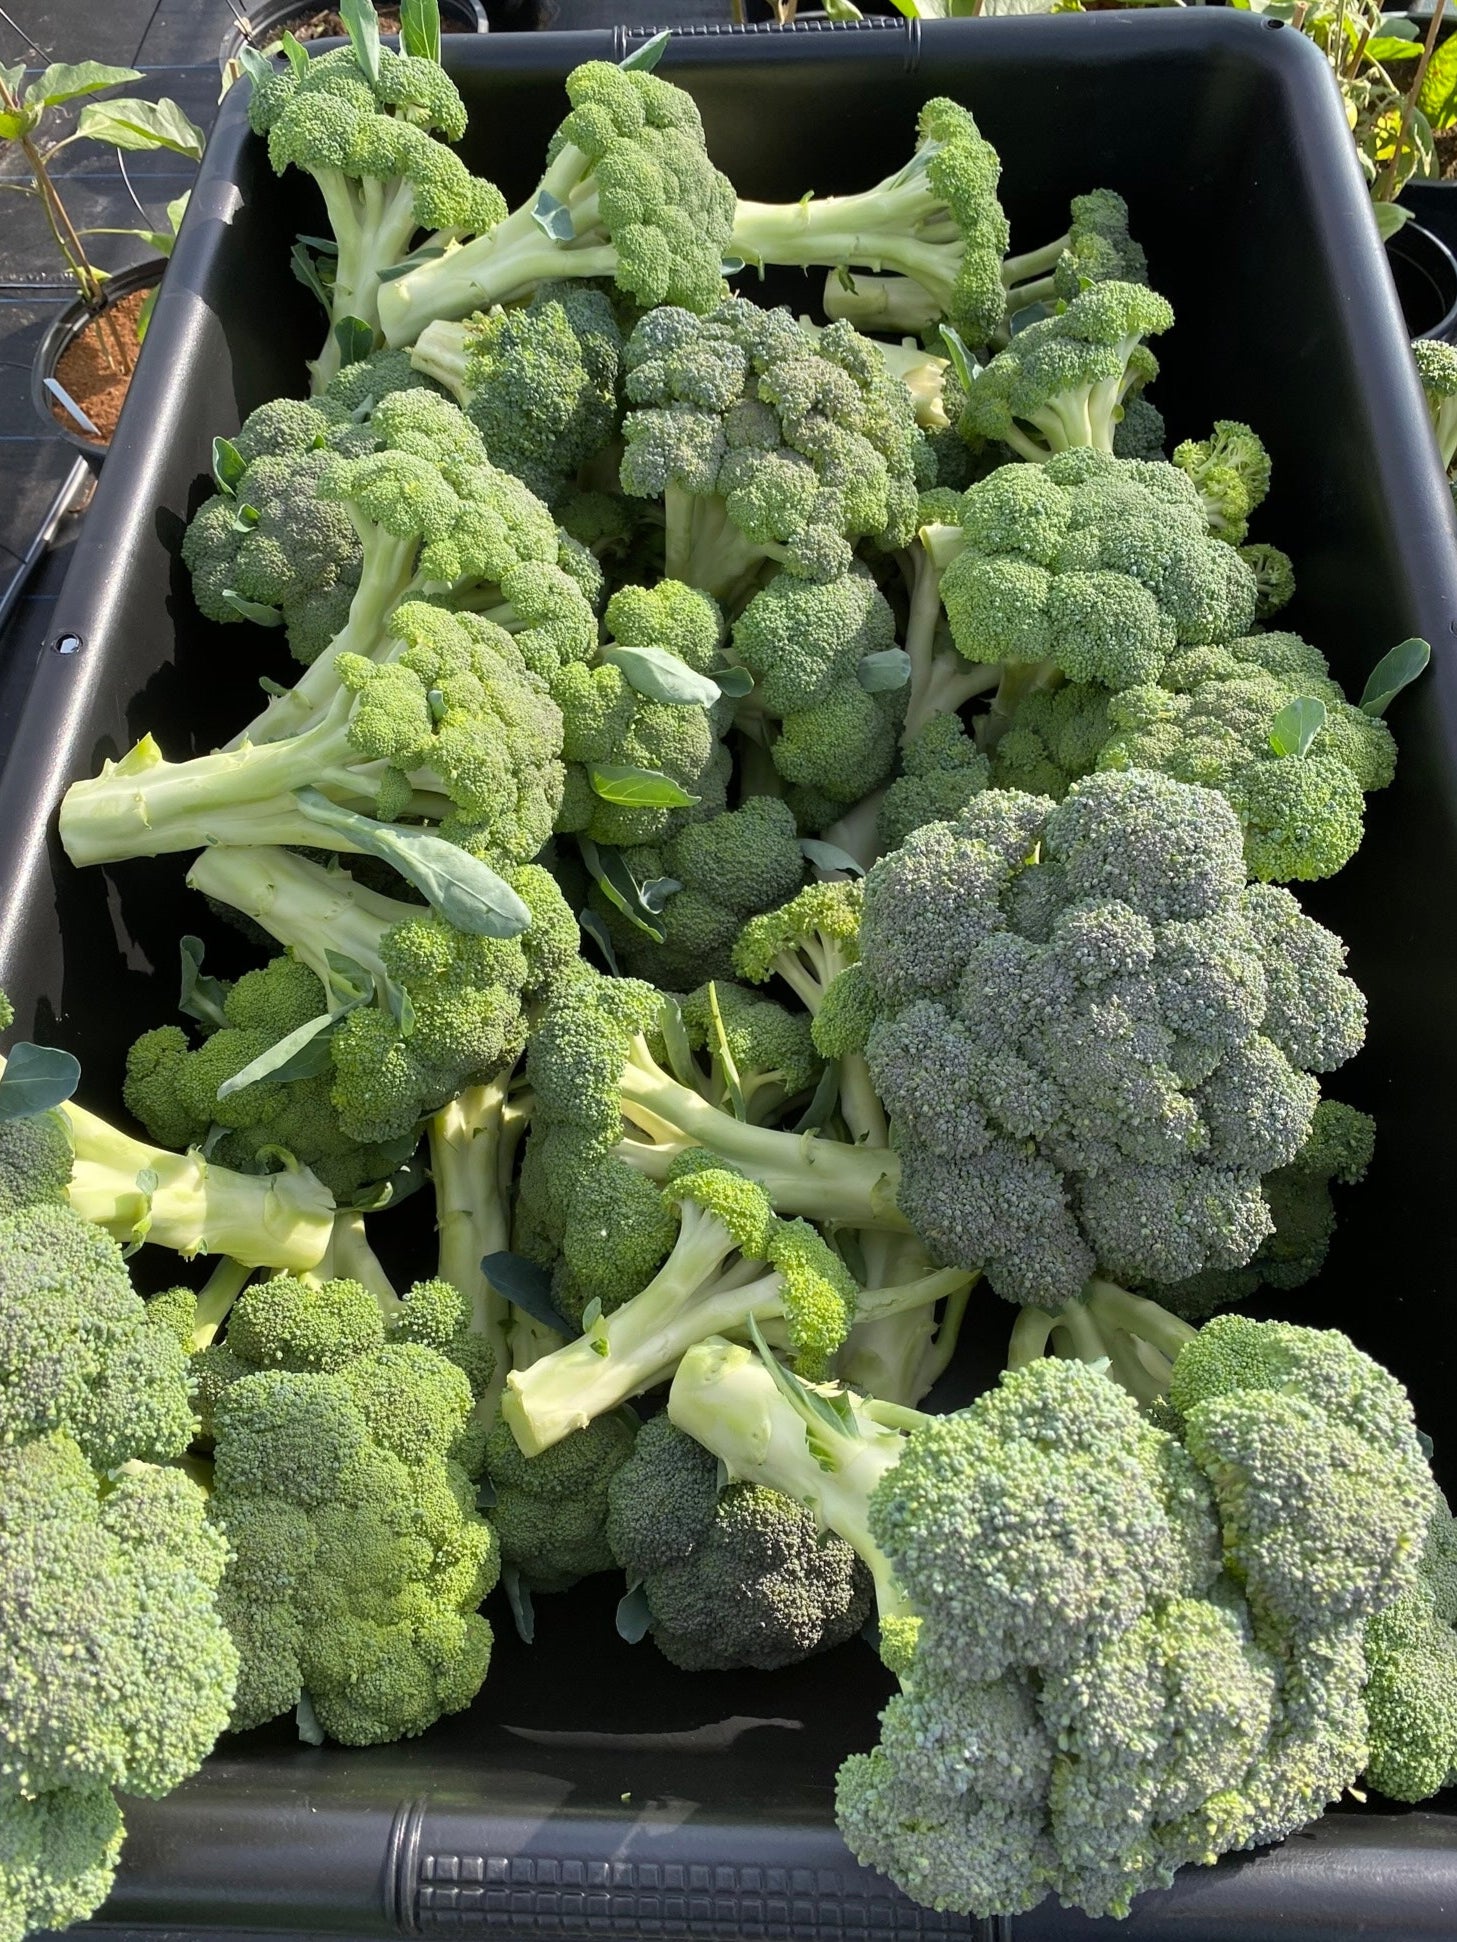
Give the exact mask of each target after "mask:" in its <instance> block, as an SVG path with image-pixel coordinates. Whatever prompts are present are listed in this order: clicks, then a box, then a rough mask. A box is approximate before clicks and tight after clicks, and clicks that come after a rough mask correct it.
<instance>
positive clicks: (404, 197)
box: [248, 22, 506, 390]
mask: <svg viewBox="0 0 1457 1942" xmlns="http://www.w3.org/2000/svg"><path fill="white" fill-rule="evenodd" d="M346 28H347V31H348V33H349V37H350V42H351V45H350V46H348V47H341V48H338V49H337V50H336V51H335V52H334V53H332V54H325V55H322V56H321V57H320V58H319V59H318V60H313V61H305V62H303V63H302V66H301V67H299V68H296V67H295V66H294V65H293V63H292V62H291V61H290V62H285V63H284V64H283V65H282V66H276V65H274V64H273V63H271V62H267V61H264V60H262V59H261V58H260V59H256V60H254V61H252V62H250V63H248V66H249V71H250V74H251V76H252V81H253V92H252V98H251V100H250V101H249V104H248V119H249V121H250V122H251V124H252V127H253V131H254V133H255V134H258V135H266V136H267V137H268V156H269V160H270V161H271V162H272V164H273V166H274V168H275V169H276V170H277V171H278V173H279V174H280V175H282V174H283V172H284V170H285V169H286V168H288V167H289V166H290V165H292V166H293V167H294V168H298V169H302V170H303V171H304V172H305V173H306V174H308V175H311V176H312V177H313V179H314V181H315V182H316V183H317V184H318V186H319V190H320V193H321V194H322V196H323V198H324V208H325V210H326V211H327V214H328V218H329V224H330V227H331V228H332V230H333V232H334V242H335V244H336V246H337V247H336V249H335V250H334V251H333V252H331V253H330V256H329V257H327V258H325V267H326V268H328V269H330V270H331V271H332V274H331V275H330V276H329V282H328V299H329V301H328V312H329V336H328V339H327V340H326V342H325V344H324V348H323V350H322V352H321V353H320V355H319V357H318V359H317V360H316V361H315V363H314V364H313V366H312V367H311V368H312V371H313V375H314V385H315V389H316V390H322V388H323V387H324V385H325V384H326V383H327V382H328V380H329V379H330V378H331V377H332V376H333V374H334V373H335V372H336V371H337V370H338V368H339V362H340V357H341V351H340V343H339V338H338V336H336V334H335V333H336V330H337V329H338V327H339V326H340V325H346V326H347V325H348V323H349V321H350V320H352V319H356V318H357V319H358V320H359V321H360V322H361V323H363V324H366V325H368V326H369V328H370V329H371V330H372V331H374V332H376V333H377V332H378V331H379V327H380V319H379V298H380V293H381V291H382V289H384V288H387V287H388V285H387V282H386V281H385V279H386V278H387V277H388V276H389V274H390V273H392V272H394V271H396V270H398V268H399V266H400V265H401V264H403V263H405V262H406V261H407V260H408V258H409V256H410V251H411V244H412V242H413V240H414V238H415V237H416V235H417V234H418V233H419V232H420V231H421V230H424V231H426V232H428V240H429V242H430V243H431V244H432V245H435V246H438V245H441V244H444V243H445V242H447V241H449V240H451V239H453V238H456V237H460V236H473V235H476V234H477V233H479V231H481V230H483V229H489V228H491V227H492V226H493V225H494V224H496V223H498V222H499V221H500V220H501V218H502V217H503V216H504V215H505V213H506V205H505V202H504V201H503V200H502V198H501V194H500V192H499V190H497V189H496V188H495V187H494V185H493V184H491V183H489V182H482V181H479V180H477V179H476V178H475V177H474V176H472V175H471V174H470V173H469V171H468V170H467V169H466V167H465V165H464V163H463V162H462V161H461V160H460V158H459V157H458V156H456V155H455V154H453V153H452V152H451V150H450V149H448V148H447V147H445V145H444V143H443V142H441V141H437V140H436V139H435V137H436V136H437V135H440V136H443V137H444V138H445V141H451V142H456V141H459V140H460V138H461V136H462V135H463V134H464V133H465V105H464V103H463V102H462V101H461V98H460V95H459V93H458V91H457V90H456V87H455V84H454V82H452V81H451V80H450V79H449V78H448V76H447V75H446V74H445V72H444V71H443V69H442V68H441V67H440V65H439V64H438V62H436V61H432V60H426V59H423V58H421V57H420V56H418V55H408V54H394V53H391V52H390V51H389V49H388V48H381V47H380V45H379V40H378V33H377V32H376V33H375V34H374V36H373V37H372V41H371V42H366V41H365V39H364V38H363V36H362V34H361V33H360V32H359V30H358V28H357V26H356V25H355V24H354V23H353V22H349V23H346ZM313 281H314V283H315V284H317V285H318V286H319V287H320V288H322V287H323V284H322V281H321V279H320V278H319V276H318V273H317V271H316V272H315V275H314V278H313ZM413 334H414V333H412V335H413ZM392 341H394V342H395V343H400V342H408V341H409V340H408V339H399V338H396V339H394V340H392Z"/></svg>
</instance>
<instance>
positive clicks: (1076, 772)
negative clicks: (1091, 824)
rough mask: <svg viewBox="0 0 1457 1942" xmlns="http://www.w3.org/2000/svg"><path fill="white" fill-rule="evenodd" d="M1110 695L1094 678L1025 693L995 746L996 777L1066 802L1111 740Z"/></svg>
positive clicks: (1002, 785)
mask: <svg viewBox="0 0 1457 1942" xmlns="http://www.w3.org/2000/svg"><path fill="white" fill-rule="evenodd" d="M1108 701H1109V696H1108V690H1107V689H1106V688H1100V687H1097V686H1095V685H1094V684H1093V683H1092V682H1088V681H1065V682H1063V683H1062V684H1061V685H1060V686H1058V687H1053V688H1049V687H1033V688H1030V689H1028V690H1027V691H1026V692H1025V693H1023V694H1021V695H1019V696H1018V697H1017V699H1016V701H1015V704H1014V705H1013V706H1012V708H1011V710H1010V712H1009V714H1008V717H1007V721H1006V726H1005V729H1004V731H1003V733H1002V734H1001V735H1000V736H999V737H998V739H997V744H996V747H995V749H994V750H993V751H992V758H991V760H992V781H993V783H994V784H995V785H996V787H997V788H999V789H1021V790H1024V791H1025V792H1026V793H1027V794H1028V795H1031V796H1051V797H1052V799H1053V801H1054V802H1061V801H1062V799H1063V797H1064V796H1065V795H1066V794H1067V792H1068V788H1069V786H1070V785H1071V784H1072V783H1074V782H1078V781H1080V780H1081V779H1082V777H1083V776H1085V775H1087V774H1089V773H1090V772H1091V771H1092V770H1093V769H1094V768H1096V766H1097V763H1098V757H1099V756H1100V755H1101V754H1102V752H1103V750H1104V748H1105V747H1106V746H1107V742H1108V738H1109V736H1110V735H1111V734H1112V729H1111V728H1110V727H1109V724H1108ZM1189 779H1191V780H1192V778H1189Z"/></svg>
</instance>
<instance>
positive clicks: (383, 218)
mask: <svg viewBox="0 0 1457 1942" xmlns="http://www.w3.org/2000/svg"><path fill="white" fill-rule="evenodd" d="M310 173H311V174H312V175H313V177H314V180H315V181H316V182H317V183H318V185H319V189H320V191H321V193H322V195H323V198H324V207H325V209H326V210H327V211H328V216H329V226H330V228H331V229H332V230H333V232H334V240H335V241H336V242H337V243H338V245H339V255H338V258H337V261H336V263H335V268H334V287H333V290H332V292H331V303H330V312H329V335H328V337H327V338H326V339H325V340H324V347H323V349H322V350H321V351H320V353H319V355H318V357H316V358H315V359H314V360H313V362H312V363H311V364H310V366H309V370H310V372H311V374H312V384H313V390H314V393H315V395H316V396H317V394H318V393H319V392H321V391H322V390H323V389H324V387H325V385H326V384H327V383H328V382H329V380H330V378H332V377H333V376H334V375H335V373H336V372H337V371H338V370H339V367H340V363H341V361H342V354H341V352H340V348H339V341H338V339H337V338H336V337H335V335H334V326H335V325H336V324H339V323H342V322H343V320H344V319H345V318H346V317H358V318H359V319H360V321H361V322H363V323H366V324H368V325H370V326H371V328H372V329H374V330H375V331H376V332H378V329H379V292H380V287H381V286H380V272H381V271H382V270H386V269H388V268H389V267H390V265H391V264H393V263H397V262H398V261H399V260H400V258H401V257H402V256H403V255H404V254H405V253H406V251H407V250H408V248H409V246H410V240H411V238H412V237H413V236H414V234H415V231H416V230H417V229H418V228H419V227H420V225H419V222H418V220H417V219H416V216H415V192H414V190H413V189H412V188H411V187H410V185H409V184H408V183H405V182H397V183H395V184H393V185H391V184H390V183H389V182H387V181H383V180H381V179H380V178H379V177H378V176H373V175H365V176H360V177H359V178H357V179H356V178H354V177H352V176H348V175H345V174H344V173H343V172H342V171H341V170H339V169H322V168H321V169H313V170H310Z"/></svg>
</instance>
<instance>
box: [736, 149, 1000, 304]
mask: <svg viewBox="0 0 1457 1942" xmlns="http://www.w3.org/2000/svg"><path fill="white" fill-rule="evenodd" d="M729 247H730V250H731V252H732V254H733V255H735V256H741V257H742V258H743V260H744V261H745V262H746V263H754V264H757V265H758V266H759V267H760V268H763V267H765V266H766V265H769V264H778V265H782V266H784V267H787V268H799V269H811V268H814V267H815V266H817V265H819V264H825V265H828V266H829V267H831V268H835V269H842V268H843V269H851V268H855V267H858V268H861V269H867V270H875V271H880V270H886V269H889V270H892V271H895V272H897V273H898V274H899V275H901V276H906V277H911V278H913V279H914V280H915V281H916V283H918V284H919V285H920V286H921V288H922V290H924V291H925V293H926V294H927V296H928V297H929V298H930V300H931V302H932V304H933V306H934V310H933V318H932V320H933V321H934V318H935V317H939V316H943V315H945V313H946V312H947V310H949V309H950V307H951V299H952V292H953V289H954V286H955V283H956V277H957V273H958V272H959V270H960V268H961V258H962V252H963V245H962V241H961V237H960V235H959V234H958V232H957V230H956V228H955V225H954V224H948V222H947V220H946V212H945V205H944V203H943V202H942V200H941V198H940V196H938V195H937V193H936V191H935V190H934V189H933V188H932V187H931V185H930V182H929V180H928V178H927V175H926V171H925V170H924V169H921V170H918V171H914V172H912V173H911V174H909V175H907V176H905V177H904V178H903V179H900V180H897V181H893V182H891V183H882V184H880V185H879V186H878V187H876V188H874V189H868V190H866V191H864V193H862V194H859V195H848V196H811V197H807V198H806V199H805V200H803V201H801V202H791V203H771V202H743V201H741V202H740V203H739V205H738V210H737V213H736V214H735V217H734V233H733V240H732V242H731V243H730V245H729ZM901 328H902V329H907V330H914V329H916V328H917V326H916V325H914V324H906V325H902V326H901Z"/></svg>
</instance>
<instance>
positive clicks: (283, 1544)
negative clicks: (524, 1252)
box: [209, 1278, 499, 1745]
mask: <svg viewBox="0 0 1457 1942" xmlns="http://www.w3.org/2000/svg"><path fill="white" fill-rule="evenodd" d="M422 1299H423V1301H424V1304H425V1309H426V1310H428V1311H429V1313H430V1314H431V1316H432V1318H433V1319H432V1326H431V1327H430V1328H428V1329H427V1332H436V1331H438V1329H439V1327H441V1326H444V1325H445V1323H446V1321H447V1320H448V1319H449V1317H448V1315H447V1312H446V1311H447V1310H448V1308H449V1306H450V1304H449V1303H448V1302H445V1301H444V1300H443V1298H442V1297H441V1291H440V1290H439V1288H438V1287H433V1288H432V1287H429V1286H427V1288H426V1289H425V1290H424V1291H423V1292H422ZM369 1301H370V1298H369V1297H368V1296H366V1295H365V1293H364V1291H363V1290H362V1289H359V1288H357V1287H354V1286H353V1285H351V1284H347V1283H343V1284H341V1283H337V1282H336V1283H325V1284H323V1286H322V1287H321V1288H313V1287H310V1286H308V1285H306V1284H304V1283H301V1282H288V1281H286V1280H284V1279H282V1278H280V1279H279V1280H277V1281H275V1282H274V1283H265V1284H263V1286H262V1288H260V1289H256V1290H254V1289H250V1290H248V1291H246V1292H245V1294H244V1295H243V1296H242V1297H241V1298H240V1300H239V1302H238V1304H237V1307H236V1308H235V1310H234V1315H233V1317H232V1318H230V1321H229V1325H228V1341H227V1344H226V1347H227V1349H228V1351H229V1352H230V1354H231V1357H232V1361H233V1369H232V1371H231V1372H230V1379H228V1380H225V1381H223V1382H221V1383H220V1384H219V1385H218V1386H217V1390H216V1394H215V1395H214V1397H213V1400H212V1408H211V1422H212V1432H213V1440H214V1452H213V1482H214V1489H213V1495H212V1497H211V1499H210V1500H209V1515H210V1516H211V1518H212V1519H213V1521H214V1522H215V1524H216V1525H217V1526H218V1528H219V1529H220V1531H221V1532H222V1533H223V1534H224V1535H225V1536H226V1537H227V1539H228V1541H229V1544H230V1547H231V1550H232V1559H231V1562H230V1563H229V1567H228V1573H227V1576H226V1578H225V1580H224V1584H223V1609H224V1614H225V1616H226V1618H227V1620H228V1622H229V1625H230V1627H231V1628H232V1629H233V1631H234V1633H235V1636H236V1637H237V1639H238V1643H239V1649H240V1651H241V1654H242V1659H243V1667H242V1675H241V1678H240V1682H239V1691H238V1699H237V1703H236V1705H235V1708H234V1717H233V1724H234V1725H235V1726H236V1727H240V1728H241V1727H244V1726H249V1725H258V1724H261V1723H262V1722H263V1721H264V1720H265V1719H268V1718H272V1717H274V1716H275V1715H276V1714H278V1713H280V1712H283V1711H286V1710H288V1709H289V1708H290V1707H292V1706H294V1705H296V1704H297V1703H298V1701H299V1699H300V1697H301V1696H302V1694H304V1693H307V1694H308V1696H309V1698H310V1700H311V1701H312V1704H313V1707H314V1711H315V1713H316V1714H317V1716H318V1719H319V1723H320V1724H321V1726H322V1727H323V1728H324V1730H325V1732H326V1733H328V1734H329V1735H330V1736H331V1737H332V1738H334V1739H338V1740H341V1741H343V1742H344V1743H345V1744H349V1745H368V1744H373V1743H375V1742H378V1741H385V1740H393V1739H398V1738H401V1737H406V1736H409V1735H412V1734H416V1733H421V1732H423V1731H424V1730H425V1729H426V1728H427V1727H428V1726H429V1725H431V1724H432V1723H433V1722H434V1720H435V1719H437V1718H439V1717H440V1716H441V1714H442V1713H447V1712H456V1711H459V1710H460V1709H461V1708H462V1707H463V1706H466V1705H468V1704H469V1702H470V1700H471V1699H472V1698H473V1697H474V1695H475V1693H476V1691H477V1690H478V1689H479V1686H480V1683H481V1681H482V1679H483V1678H484V1676H485V1672H486V1668H487V1666H488V1664H489V1658H490V1644H491V1637H490V1628H489V1626H488V1625H486V1623H485V1621H484V1620H483V1619H481V1618H479V1617H478V1616H476V1607H477V1606H478V1605H479V1604H480V1602H481V1600H482V1598H483V1597H484V1596H485V1595H486V1593H487V1592H488V1591H489V1590H490V1589H491V1586H492V1585H493V1584H494V1582H495V1579H496V1574H497V1570H498V1567H499V1553H498V1550H497V1546H496V1541H495V1538H494V1535H493V1533H492V1532H491V1530H490V1528H489V1527H488V1526H487V1525H486V1524H485V1523H484V1522H483V1520H482V1519H481V1518H479V1517H478V1516H477V1515H476V1513H475V1509H474V1495H475V1493H474V1486H472V1485H471V1484H470V1483H469V1481H468V1479H467V1477H466V1475H465V1472H464V1471H463V1470H462V1469H461V1468H460V1466H459V1463H458V1462H457V1461H455V1460H454V1459H455V1454H456V1452H457V1451H458V1450H460V1449H462V1448H463V1447H464V1446H465V1444H466V1442H467V1441H468V1438H469V1431H468V1428H467V1419H468V1417H469V1415H470V1411H471V1406H472V1389H471V1382H470V1380H469V1379H468V1377H467V1375H466V1373H465V1372H464V1371H463V1370H462V1369H461V1368H460V1367H458V1366H457V1364H456V1363H455V1362H454V1361H453V1360H452V1359H450V1357H449V1353H448V1352H447V1353H441V1352H440V1351H439V1350H438V1349H437V1348H435V1347H434V1346H431V1345H427V1344H426V1343H424V1342H421V1341H418V1340H412V1339H410V1337H409V1334H408V1333H407V1332H405V1331H404V1330H400V1331H396V1330H391V1331H390V1332H389V1333H388V1335H387V1337H386V1339H384V1340H381V1339H380V1329H379V1310H378V1308H376V1310H375V1315H374V1318H373V1323H372V1324H371V1322H370V1321H369V1318H368V1316H367V1312H366V1303H367V1302H369ZM407 1307H408V1304H407ZM255 1311H256V1312H255ZM239 1322H241V1324H242V1351H243V1352H240V1350H239V1346H238V1339H237V1337H236V1335H235V1332H234V1331H235V1329H236V1328H237V1327H238V1324H239ZM260 1350H266V1351H271V1352H272V1355H271V1359H270V1360H269V1361H268V1362H267V1363H266V1364H264V1365H263V1366H259V1364H258V1362H257V1361H255V1360H251V1359H249V1358H250V1356H252V1355H256V1354H257V1353H258V1352H259V1351H260ZM280 1354H281V1355H282V1356H283V1357H284V1358H285V1359H286V1360H285V1364H284V1366H280V1364H279V1361H278V1359H277V1358H278V1356H279V1355H280ZM290 1361H291V1362H292V1363H293V1365H294V1366H287V1363H288V1362H290Z"/></svg>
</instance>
